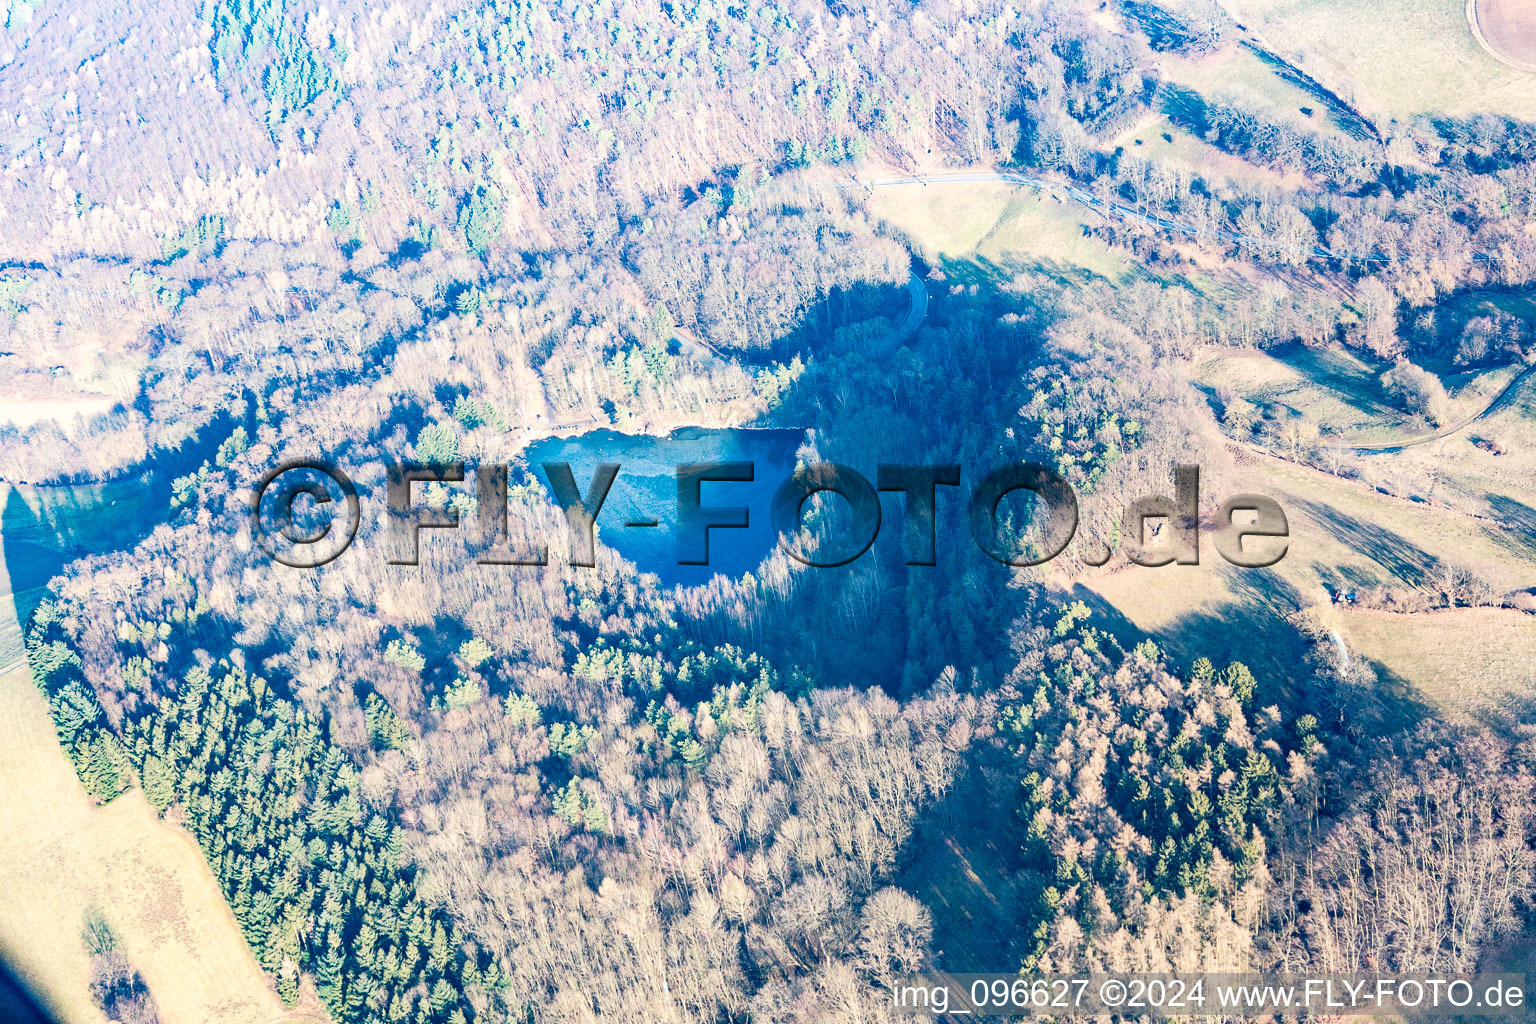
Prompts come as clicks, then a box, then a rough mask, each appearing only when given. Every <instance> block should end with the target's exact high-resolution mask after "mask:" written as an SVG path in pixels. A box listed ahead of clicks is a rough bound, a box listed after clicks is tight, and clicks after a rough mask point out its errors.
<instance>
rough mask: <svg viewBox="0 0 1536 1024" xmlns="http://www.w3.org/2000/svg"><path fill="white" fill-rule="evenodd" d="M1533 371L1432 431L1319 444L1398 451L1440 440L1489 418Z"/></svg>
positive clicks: (1521, 374)
mask: <svg viewBox="0 0 1536 1024" xmlns="http://www.w3.org/2000/svg"><path fill="white" fill-rule="evenodd" d="M1533 373H1536V366H1528V367H1526V368H1525V369H1524V370H1521V371H1520V372H1519V373H1517V374H1515V376H1514V378H1513V379H1511V380H1510V382H1509V383H1508V384H1506V385H1504V387H1503V388H1501V389H1500V390H1499V393H1498V394H1496V395H1494V396H1493V398H1492V399H1491V400H1490V401H1489V402H1488V404H1487V405H1485V406H1483V407H1482V409H1480V410H1478V411H1477V412H1475V413H1473V414H1472V415H1471V416H1467V417H1465V418H1463V419H1460V420H1457V421H1456V422H1455V423H1452V424H1450V425H1448V426H1444V427H1441V428H1440V429H1438V430H1435V431H1431V432H1430V433H1428V434H1413V435H1409V436H1407V437H1400V438H1397V439H1395V440H1390V441H1372V442H1371V443H1369V444H1321V445H1318V447H1319V448H1326V449H1328V450H1330V451H1351V452H1396V451H1402V450H1403V449H1404V448H1412V447H1414V446H1416V445H1421V444H1428V443H1429V442H1430V441H1438V440H1440V439H1441V438H1442V437H1449V436H1451V435H1452V434H1455V433H1457V432H1458V431H1461V430H1465V429H1466V428H1467V427H1470V426H1471V425H1472V424H1474V423H1476V422H1478V421H1479V420H1483V419H1487V418H1488V417H1489V416H1491V415H1492V414H1493V413H1494V412H1495V411H1496V410H1497V409H1498V407H1499V406H1500V405H1502V404H1503V403H1504V401H1505V399H1507V398H1509V397H1510V396H1511V395H1513V394H1514V392H1515V389H1516V388H1518V387H1519V386H1520V385H1521V384H1523V383H1525V381H1526V380H1527V379H1528V378H1529V377H1530V376H1531V375H1532V374H1533Z"/></svg>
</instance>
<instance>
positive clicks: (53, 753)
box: [0, 666, 313, 1024]
mask: <svg viewBox="0 0 1536 1024" xmlns="http://www.w3.org/2000/svg"><path fill="white" fill-rule="evenodd" d="M0 793H4V798H3V799H0V891H3V892H4V893H5V897H4V899H0V950H3V952H4V956H5V958H6V960H7V961H8V962H9V963H10V964H11V965H12V967H13V968H14V969H15V970H16V971H17V973H18V974H19V976H20V977H21V978H22V980H23V981H24V982H25V983H27V984H28V985H29V986H31V987H32V988H33V989H34V991H36V992H37V993H38V994H39V995H40V997H41V998H43V999H44V1000H45V1001H46V1003H47V1005H48V1007H49V1009H50V1010H52V1011H53V1013H54V1014H55V1016H56V1017H57V1019H58V1020H60V1021H61V1022H63V1024H73V1022H82V1024H85V1022H89V1024H99V1022H100V1021H102V1020H103V1016H102V1014H101V1012H100V1011H99V1010H98V1009H97V1008H96V1006H95V1004H94V1003H93V1002H92V1000H91V997H90V993H89V985H90V963H89V958H88V955H87V953H86V949H85V946H84V943H83V940H82V938H81V929H82V926H83V923H84V920H85V915H86V913H87V911H89V910H97V911H99V912H101V913H102V914H103V915H104V916H105V917H106V919H107V922H108V923H109V924H110V926H111V927H112V930H113V932H114V933H115V934H116V936H117V938H118V944H119V948H120V949H121V950H122V951H123V953H124V954H125V955H126V956H127V958H128V960H129V961H130V962H131V963H132V964H133V965H134V967H136V968H137V969H138V970H139V972H140V973H141V974H142V975H143V977H144V980H145V983H146V984H147V985H148V986H149V989H150V992H151V993H152V994H153V995H154V998H155V1002H156V1004H157V1006H158V1008H159V1012H160V1019H161V1020H162V1021H163V1022H164V1024H226V1022H227V1024H268V1022H274V1021H285V1020H293V1021H298V1020H307V1019H313V1015H312V1014H311V1015H309V1016H301V1015H295V1014H291V1013H289V1012H288V1011H287V1010H286V1009H285V1008H284V1007H283V1005H282V1003H281V1001H280V1000H279V999H278V998H277V994H276V992H275V991H274V990H273V988H272V986H271V985H270V984H269V983H268V980H267V978H266V976H265V975H264V974H263V973H262V971H261V969H260V968H259V967H258V966H257V964H256V962H255V960H254V959H253V958H252V956H251V952H250V949H249V947H248V946H247V945H246V944H245V940H244V938H243V937H242V936H241V934H240V929H239V926H238V924H237V923H236V922H235V918H234V915H233V914H232V913H231V912H230V910H229V907H228V906H227V905H226V904H225V902H224V899H223V895H222V893H221V892H220V891H219V887H218V883H217V882H216V881H215V880H214V877H213V874H212V872H211V871H210V870H209V868H208V865H207V863H206V862H205V861H204V859H203V856H202V853H201V851H200V850H198V848H197V846H196V844H195V843H194V842H193V840H192V839H191V837H189V836H188V835H186V834H185V833H184V832H181V831H180V830H178V829H175V828H172V827H170V826H168V825H166V824H164V823H163V822H161V821H160V820H159V819H158V818H157V817H156V815H155V813H154V811H153V810H152V809H151V808H150V806H149V805H148V804H147V803H146V802H145V801H144V798H143V795H142V794H141V793H140V792H138V791H137V790H135V791H133V792H130V793H128V794H125V795H124V796H121V797H119V798H118V799H117V800H115V801H113V802H112V803H111V804H109V805H107V806H105V807H100V808H98V807H93V806H92V805H91V802H90V800H89V799H88V798H87V797H86V795H85V792H84V791H83V790H82V789H81V787H80V783H79V781H78V780H77V779H76V777H75V774H74V769H73V768H71V766H70V764H69V761H68V760H67V759H66V758H65V756H64V752H63V750H62V749H60V747H59V745H58V742H57V740H56V738H55V733H54V729H53V722H52V720H51V718H50V717H49V714H48V706H47V703H46V702H45V700H44V699H43V696H42V694H41V692H40V691H39V690H38V689H37V688H36V686H34V685H33V683H32V679H31V676H30V674H29V672H28V670H27V669H26V667H25V666H19V667H16V668H14V669H12V670H11V671H8V672H5V673H4V674H3V675H0Z"/></svg>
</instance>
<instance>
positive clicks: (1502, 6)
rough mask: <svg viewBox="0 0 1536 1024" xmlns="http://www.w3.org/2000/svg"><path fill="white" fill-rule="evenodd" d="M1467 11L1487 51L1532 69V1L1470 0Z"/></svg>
mask: <svg viewBox="0 0 1536 1024" xmlns="http://www.w3.org/2000/svg"><path fill="white" fill-rule="evenodd" d="M1467 13H1468V15H1469V16H1470V19H1471V24H1472V32H1473V34H1474V35H1476V36H1477V41H1478V42H1480V43H1482V44H1483V46H1485V47H1487V49H1488V52H1489V53H1492V54H1493V55H1494V56H1495V57H1497V58H1499V60H1502V61H1504V63H1506V64H1510V65H1512V66H1514V67H1517V68H1520V69H1521V70H1523V71H1536V3H1533V2H1532V0H1470V2H1469V3H1468V4H1467Z"/></svg>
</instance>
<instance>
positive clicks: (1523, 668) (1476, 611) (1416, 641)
mask: <svg viewBox="0 0 1536 1024" xmlns="http://www.w3.org/2000/svg"><path fill="white" fill-rule="evenodd" d="M1331 611H1332V615H1331V618H1332V621H1333V623H1334V624H1336V625H1337V627H1338V629H1339V631H1340V633H1341V634H1343V636H1344V638H1345V639H1346V640H1347V641H1348V642H1349V644H1350V646H1352V647H1353V648H1354V649H1356V650H1357V651H1359V652H1360V653H1361V654H1362V655H1363V656H1365V657H1366V658H1369V659H1370V660H1371V661H1372V662H1375V663H1376V664H1377V666H1379V667H1380V668H1383V669H1385V670H1386V671H1387V672H1388V673H1390V674H1391V675H1392V676H1395V677H1396V678H1398V679H1400V680H1402V681H1404V682H1406V683H1408V685H1409V686H1410V687H1411V688H1412V691H1413V693H1414V695H1415V696H1417V697H1418V698H1419V699H1421V700H1423V701H1424V702H1425V703H1427V704H1428V705H1430V706H1431V707H1432V708H1433V709H1434V710H1435V711H1436V712H1437V713H1438V714H1439V715H1441V716H1443V717H1445V718H1447V719H1451V720H1462V721H1465V720H1469V719H1472V720H1479V721H1490V722H1502V721H1513V720H1515V719H1516V718H1522V717H1523V718H1529V716H1530V711H1531V709H1532V705H1533V703H1536V616H1533V615H1528V614H1526V613H1525V612H1519V611H1514V610H1511V609H1508V608H1453V609H1447V610H1444V611H1436V612H1421V613H1418V614H1415V615H1400V614H1394V613H1391V612H1381V611H1373V610H1368V609H1355V608H1334V609H1332V610H1331Z"/></svg>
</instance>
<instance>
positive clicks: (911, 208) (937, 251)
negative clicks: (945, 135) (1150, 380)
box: [869, 182, 1130, 279]
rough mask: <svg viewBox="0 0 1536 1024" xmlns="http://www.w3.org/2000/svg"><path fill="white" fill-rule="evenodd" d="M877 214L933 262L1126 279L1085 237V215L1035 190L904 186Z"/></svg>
mask: <svg viewBox="0 0 1536 1024" xmlns="http://www.w3.org/2000/svg"><path fill="white" fill-rule="evenodd" d="M869 208H870V212H871V213H873V214H874V215H875V216H877V217H879V218H881V219H883V220H886V221H888V222H890V223H891V224H894V225H895V226H896V227H898V228H900V229H901V230H902V231H904V232H906V234H907V235H908V236H909V237H910V238H912V239H913V241H914V242H916V243H917V245H918V246H919V247H920V249H921V250H923V252H924V255H925V256H926V257H927V258H929V259H934V258H939V257H948V258H951V259H971V260H975V261H977V262H978V263H981V264H984V265H985V264H998V265H1002V266H1014V265H1017V264H1021V263H1024V264H1028V263H1038V264H1041V265H1044V266H1047V267H1049V266H1061V267H1066V268H1076V269H1078V270H1086V271H1089V272H1090V273H1093V274H1097V275H1099V276H1101V277H1107V278H1110V279H1119V278H1122V277H1124V276H1125V275H1126V274H1127V273H1128V272H1129V266H1130V265H1129V263H1128V261H1127V260H1126V259H1125V257H1124V256H1123V255H1122V254H1120V253H1118V252H1116V251H1115V250H1114V249H1112V248H1111V247H1109V246H1108V245H1106V244H1104V243H1103V242H1101V241H1099V240H1098V239H1096V238H1089V237H1085V236H1084V234H1083V227H1084V223H1085V219H1084V218H1085V216H1086V217H1088V218H1092V219H1093V220H1097V218H1094V217H1093V215H1092V214H1085V213H1084V211H1082V210H1081V209H1079V208H1078V207H1076V206H1073V205H1069V204H1067V203H1065V202H1062V201H1060V200H1058V199H1056V198H1055V197H1053V196H1048V195H1043V194H1041V193H1039V192H1036V191H1035V190H1034V189H1032V188H1028V187H1024V186H1016V185H1005V184H1000V183H991V182H975V183H972V182H948V183H941V184H934V185H898V186H891V187H887V188H881V189H877V190H876V191H875V193H874V194H873V195H872V196H871V197H870V199H869Z"/></svg>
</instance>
